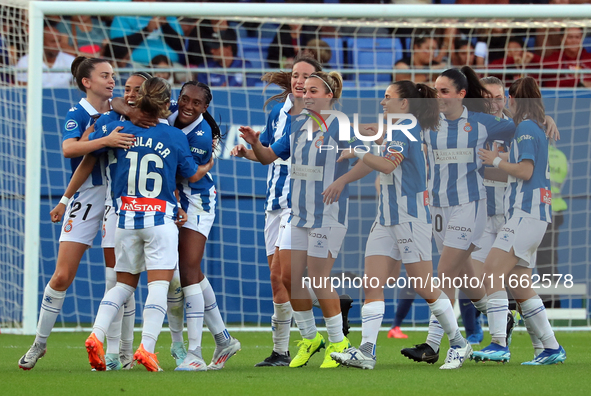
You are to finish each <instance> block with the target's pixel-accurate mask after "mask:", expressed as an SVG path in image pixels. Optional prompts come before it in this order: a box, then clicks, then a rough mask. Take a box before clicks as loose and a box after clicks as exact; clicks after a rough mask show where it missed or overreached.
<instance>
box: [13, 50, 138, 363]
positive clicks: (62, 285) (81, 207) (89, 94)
mask: <svg viewBox="0 0 591 396" xmlns="http://www.w3.org/2000/svg"><path fill="white" fill-rule="evenodd" d="M71 70H72V75H73V76H74V78H75V79H76V83H77V85H78V88H79V89H80V90H81V91H82V92H84V93H86V98H84V99H82V100H80V102H79V103H78V104H77V105H76V106H74V107H73V108H72V109H70V111H69V112H68V114H67V115H66V122H65V124H64V129H63V137H62V138H63V140H62V149H63V151H64V156H65V157H66V158H70V159H71V160H70V163H71V168H72V172H74V171H75V170H76V167H77V166H78V164H79V163H80V161H81V160H82V156H83V155H85V154H88V153H90V152H93V151H95V150H97V149H100V148H103V147H127V146H128V145H129V144H131V142H132V141H133V137H132V136H130V135H128V134H120V133H114V134H111V135H107V136H105V137H102V138H100V139H97V140H94V141H82V140H80V137H81V136H82V134H83V133H84V131H85V130H86V129H87V128H88V127H89V126H91V125H92V124H93V123H94V120H95V117H97V116H98V115H100V114H101V113H104V112H107V111H109V110H110V109H111V106H110V102H109V100H110V99H111V97H112V96H113V88H114V87H115V80H114V78H113V76H114V73H113V68H112V67H111V65H110V64H109V62H108V61H107V60H105V59H98V58H85V57H83V56H79V57H78V58H76V59H75V60H74V62H73V63H72V67H71ZM105 194H106V185H105V181H104V180H103V175H102V172H101V166H100V165H99V164H97V165H96V166H95V167H94V169H93V172H92V175H91V176H90V177H88V178H87V180H86V181H85V182H84V184H83V185H82V187H81V188H80V189H79V190H78V192H77V193H76V195H75V197H74V200H73V201H72V202H70V204H69V205H68V210H67V214H66V219H67V220H66V221H65V224H64V226H63V228H62V232H61V236H60V248H59V252H58V257H57V262H56V267H55V272H54V273H53V276H52V277H51V280H50V281H49V283H48V284H47V286H46V287H45V292H44V293H43V299H42V304H41V310H40V312H39V322H38V324H37V335H36V337H35V341H34V343H33V346H31V348H30V349H29V350H28V351H27V353H26V354H25V355H24V356H23V357H22V358H21V359H20V360H19V367H20V368H22V369H24V370H30V369H32V368H33V367H35V364H36V363H37V360H39V359H40V358H41V357H43V356H44V355H45V352H46V351H47V338H48V337H49V335H50V333H51V330H52V329H53V326H54V324H55V321H56V319H57V316H58V315H59V313H60V311H61V308H62V305H63V303H64V298H65V297H66V290H67V289H68V287H69V286H70V285H71V284H72V281H73V280H74V277H75V276H76V271H77V270H78V265H79V264H80V259H81V258H82V255H83V254H84V252H85V251H86V249H88V248H89V247H90V246H91V245H92V241H93V240H94V237H95V235H96V233H97V231H98V230H99V227H100V221H101V219H102V217H103V213H104V205H105V196H106V195H105ZM61 202H62V203H63V204H66V203H68V199H67V198H62V201H61ZM107 264H110V265H112V261H109V259H108V257H107ZM109 272H113V269H112V268H111V269H110V270H107V273H109Z"/></svg>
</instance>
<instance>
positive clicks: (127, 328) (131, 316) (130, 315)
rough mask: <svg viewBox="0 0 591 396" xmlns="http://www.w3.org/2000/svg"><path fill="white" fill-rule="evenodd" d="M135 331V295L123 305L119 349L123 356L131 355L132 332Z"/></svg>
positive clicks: (132, 294)
mask: <svg viewBox="0 0 591 396" xmlns="http://www.w3.org/2000/svg"><path fill="white" fill-rule="evenodd" d="M134 329H135V293H131V296H129V298H128V299H127V301H125V303H124V304H123V320H122V321H121V348H120V352H121V353H122V354H124V355H133V331H134Z"/></svg>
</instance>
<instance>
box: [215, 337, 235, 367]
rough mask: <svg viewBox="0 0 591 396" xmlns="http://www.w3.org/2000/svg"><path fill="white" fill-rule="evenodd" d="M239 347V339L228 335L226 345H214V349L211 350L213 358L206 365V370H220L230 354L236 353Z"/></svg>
mask: <svg viewBox="0 0 591 396" xmlns="http://www.w3.org/2000/svg"><path fill="white" fill-rule="evenodd" d="M240 348H241V345H240V341H238V340H237V339H236V338H234V337H230V340H229V342H228V344H227V345H224V346H220V345H216V347H215V351H214V352H213V358H211V363H209V366H207V369H208V370H221V369H223V368H224V365H225V364H226V362H227V361H228V359H230V358H231V357H232V356H234V355H235V354H236V352H238V351H239V350H240Z"/></svg>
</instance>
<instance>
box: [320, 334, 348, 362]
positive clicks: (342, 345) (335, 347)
mask: <svg viewBox="0 0 591 396" xmlns="http://www.w3.org/2000/svg"><path fill="white" fill-rule="evenodd" d="M349 348H351V343H350V342H349V340H348V339H347V337H345V338H343V341H341V342H336V343H332V342H331V343H330V345H329V346H328V347H327V348H326V352H325V353H324V361H323V362H322V364H321V365H320V368H335V367H339V366H340V363H339V362H337V361H336V360H334V359H333V358H332V354H333V353H341V352H344V351H345V350H347V349H349Z"/></svg>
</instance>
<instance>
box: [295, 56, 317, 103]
mask: <svg viewBox="0 0 591 396" xmlns="http://www.w3.org/2000/svg"><path fill="white" fill-rule="evenodd" d="M315 71H316V69H315V68H314V66H312V65H311V64H309V63H308V62H298V63H296V64H295V65H293V68H292V69H291V92H292V93H293V96H295V97H296V98H303V97H304V83H305V82H306V80H307V79H308V77H310V74H312V73H314V72H315Z"/></svg>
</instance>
